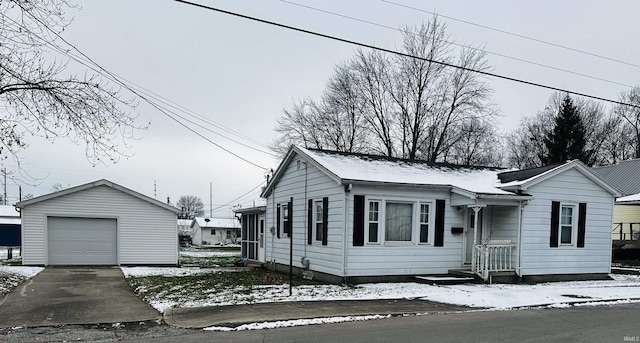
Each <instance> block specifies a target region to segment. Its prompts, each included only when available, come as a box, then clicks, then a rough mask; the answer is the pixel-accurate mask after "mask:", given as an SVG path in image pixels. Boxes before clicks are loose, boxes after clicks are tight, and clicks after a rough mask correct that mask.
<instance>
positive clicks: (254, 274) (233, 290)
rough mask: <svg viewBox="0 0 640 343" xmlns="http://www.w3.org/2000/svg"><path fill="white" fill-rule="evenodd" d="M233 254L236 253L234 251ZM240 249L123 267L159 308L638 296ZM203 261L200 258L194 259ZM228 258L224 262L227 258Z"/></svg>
mask: <svg viewBox="0 0 640 343" xmlns="http://www.w3.org/2000/svg"><path fill="white" fill-rule="evenodd" d="M233 254H237V255H233ZM239 257H240V255H239V252H235V253H234V252H230V251H221V250H216V249H214V250H208V251H206V250H195V249H191V250H188V251H183V252H182V253H181V259H182V260H183V261H190V262H191V263H193V264H194V265H207V266H210V267H211V268H200V267H182V268H145V267H131V268H124V267H123V268H122V270H123V272H124V274H125V276H127V280H128V281H129V284H130V285H131V287H132V288H133V289H134V291H135V292H136V293H137V294H138V295H139V296H140V297H141V298H143V299H144V300H145V301H147V302H149V303H150V304H151V305H152V306H153V307H155V308H156V309H158V310H159V311H161V312H162V311H164V310H165V309H167V308H169V307H200V306H223V305H239V304H251V303H262V302H283V301H323V300H324V301H328V300H367V299H402V298H410V299H424V300H430V301H436V302H443V303H450V304H455V305H463V306H469V307H477V308H493V309H508V308H522V307H528V306H540V305H543V306H551V307H563V306H570V305H568V304H572V303H580V304H602V303H603V302H604V303H606V302H608V301H615V302H637V301H640V276H637V275H612V277H613V280H610V281H581V282H555V283H543V284H535V285H504V284H493V285H480V284H463V285H452V286H442V285H429V284H422V283H416V282H400V283H370V284H361V285H357V286H353V287H345V286H341V285H328V284H321V283H318V282H314V281H308V280H303V279H299V278H295V279H294V285H293V292H292V295H291V296H289V285H288V276H287V275H283V274H279V273H274V272H270V271H268V270H263V269H249V268H234V267H231V266H232V265H233V264H232V263H231V264H229V263H227V262H228V261H234V260H237V259H238V258H239ZM199 259H200V260H201V261H198V260H199ZM225 261H227V262H225Z"/></svg>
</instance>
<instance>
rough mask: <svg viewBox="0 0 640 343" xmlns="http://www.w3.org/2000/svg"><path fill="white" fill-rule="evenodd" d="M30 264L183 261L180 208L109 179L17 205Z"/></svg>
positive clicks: (25, 255) (24, 258)
mask: <svg viewBox="0 0 640 343" xmlns="http://www.w3.org/2000/svg"><path fill="white" fill-rule="evenodd" d="M16 207H18V208H20V212H21V214H22V264H24V265H137V264H145V265H177V264H178V228H177V224H176V223H177V221H176V218H177V214H178V213H179V210H178V209H177V208H174V207H172V206H170V205H167V204H165V203H163V202H160V201H157V200H155V199H152V198H149V197H147V196H145V195H142V194H140V193H138V192H135V191H132V190H130V189H128V188H125V187H122V186H120V185H117V184H115V183H113V182H110V181H107V180H98V181H95V182H91V183H88V184H84V185H81V186H77V187H73V188H69V189H65V190H62V191H59V192H55V193H51V194H47V195H43V196H40V197H37V198H33V199H30V200H26V201H22V202H19V203H18V204H16Z"/></svg>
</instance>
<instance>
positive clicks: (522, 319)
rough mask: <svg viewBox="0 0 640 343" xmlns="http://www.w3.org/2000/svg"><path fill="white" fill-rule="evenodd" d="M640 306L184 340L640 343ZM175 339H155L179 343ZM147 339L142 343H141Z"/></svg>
mask: <svg viewBox="0 0 640 343" xmlns="http://www.w3.org/2000/svg"><path fill="white" fill-rule="evenodd" d="M638 314H640V304H628V305H617V306H597V307H576V308H569V309H533V310H520V311H490V312H464V313H449V314H446V313H445V314H432V315H426V316H411V317H394V318H390V319H385V320H373V321H366V322H358V323H342V324H327V325H314V326H302V327H293V328H283V329H273V330H257V331H242V332H203V331H196V332H193V334H187V335H184V336H181V337H180V338H179V339H180V341H181V342H183V343H188V342H204V341H212V342H213V341H216V342H230V341H233V342H293V341H295V342H624V341H625V337H626V341H638V340H639V339H640V326H638ZM176 339H177V337H166V338H161V339H155V340H153V341H154V342H175V341H176ZM142 341H148V339H143V340H139V342H142Z"/></svg>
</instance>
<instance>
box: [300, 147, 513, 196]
mask: <svg viewBox="0 0 640 343" xmlns="http://www.w3.org/2000/svg"><path fill="white" fill-rule="evenodd" d="M299 149H300V150H301V151H302V152H304V153H305V154H307V155H308V156H309V157H310V158H312V159H313V160H315V161H316V162H318V163H320V164H321V165H323V166H324V167H325V168H327V169H328V170H330V171H331V172H332V173H334V174H335V175H336V176H338V177H339V178H341V179H346V180H361V181H374V182H391V183H407V184H417V185H446V186H454V187H457V188H461V189H465V190H468V191H471V192H475V193H484V194H513V193H511V192H508V191H504V190H502V189H499V188H497V187H496V185H497V184H498V173H499V172H501V171H502V170H500V171H497V170H492V169H471V168H455V169H454V168H448V167H434V166H430V165H428V164H426V163H410V162H402V161H388V160H384V159H381V160H377V159H371V158H367V157H361V156H345V155H339V154H330V153H324V152H320V151H311V150H308V149H305V148H301V147H299Z"/></svg>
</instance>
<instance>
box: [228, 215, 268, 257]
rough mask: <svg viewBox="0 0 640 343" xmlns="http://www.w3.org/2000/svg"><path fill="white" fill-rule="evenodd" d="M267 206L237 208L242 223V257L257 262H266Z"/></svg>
mask: <svg viewBox="0 0 640 343" xmlns="http://www.w3.org/2000/svg"><path fill="white" fill-rule="evenodd" d="M265 212H266V207H265V206H257V207H249V208H241V209H237V210H235V213H236V215H240V222H241V224H242V238H241V242H240V244H241V252H242V257H246V258H247V259H249V260H252V261H257V262H266V250H265V234H266V232H265V230H266V229H265Z"/></svg>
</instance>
